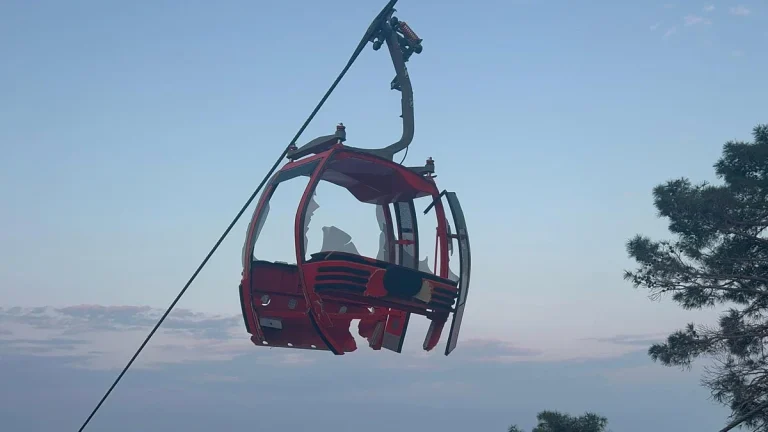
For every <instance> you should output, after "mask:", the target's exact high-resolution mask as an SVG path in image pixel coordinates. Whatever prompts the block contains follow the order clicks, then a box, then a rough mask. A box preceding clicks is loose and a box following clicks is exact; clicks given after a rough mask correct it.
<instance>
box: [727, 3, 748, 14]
mask: <svg viewBox="0 0 768 432" xmlns="http://www.w3.org/2000/svg"><path fill="white" fill-rule="evenodd" d="M728 11H729V12H730V13H731V15H738V16H747V15H749V14H751V13H752V11H751V10H749V9H747V8H746V7H745V6H742V5H738V6H734V7H732V8H730V9H729V10H728Z"/></svg>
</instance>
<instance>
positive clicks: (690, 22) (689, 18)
mask: <svg viewBox="0 0 768 432" xmlns="http://www.w3.org/2000/svg"><path fill="white" fill-rule="evenodd" d="M683 22H685V25H686V26H687V27H690V26H694V25H698V24H712V21H710V20H709V19H707V18H704V17H701V16H698V15H686V16H685V17H684V18H683Z"/></svg>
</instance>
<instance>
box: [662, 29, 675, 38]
mask: <svg viewBox="0 0 768 432" xmlns="http://www.w3.org/2000/svg"><path fill="white" fill-rule="evenodd" d="M676 32H677V27H670V28H668V29H667V31H666V32H664V38H668V37H670V36H672V35H673V34H675V33H676Z"/></svg>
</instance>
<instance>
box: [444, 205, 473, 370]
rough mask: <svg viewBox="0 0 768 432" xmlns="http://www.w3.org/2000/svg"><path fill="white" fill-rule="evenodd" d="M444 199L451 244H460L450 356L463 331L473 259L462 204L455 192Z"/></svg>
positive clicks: (446, 352) (447, 350) (448, 352)
mask: <svg viewBox="0 0 768 432" xmlns="http://www.w3.org/2000/svg"><path fill="white" fill-rule="evenodd" d="M443 197H444V199H445V200H446V201H448V207H449V208H450V210H451V214H452V215H453V226H454V231H455V232H451V233H449V240H448V241H449V242H450V243H451V244H455V243H454V240H456V241H457V243H458V249H459V286H458V288H459V294H458V298H457V299H456V311H455V312H454V314H453V320H452V321H451V332H450V334H449V336H448V342H447V343H446V345H445V355H448V354H450V353H451V351H453V349H454V348H456V343H457V342H458V339H459V331H460V330H461V320H462V318H463V317H464V307H465V305H466V302H467V293H468V291H469V276H470V272H471V267H472V257H471V253H470V248H469V234H468V233H467V223H466V220H465V219H464V212H463V211H462V210H461V204H460V203H459V199H458V198H457V197H456V193H455V192H445V193H444V194H443Z"/></svg>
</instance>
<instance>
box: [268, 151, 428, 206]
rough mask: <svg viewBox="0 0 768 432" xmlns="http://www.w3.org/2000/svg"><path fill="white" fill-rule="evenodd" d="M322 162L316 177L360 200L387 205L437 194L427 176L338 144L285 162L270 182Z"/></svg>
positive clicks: (308, 171)
mask: <svg viewBox="0 0 768 432" xmlns="http://www.w3.org/2000/svg"><path fill="white" fill-rule="evenodd" d="M323 161H325V164H324V166H323V168H322V172H321V173H320V179H321V180H324V181H327V182H330V183H333V184H336V185H338V186H341V187H343V188H344V189H347V190H348V191H349V192H350V193H352V195H354V196H355V198H357V200H359V201H361V202H365V203H370V204H387V203H392V202H399V201H408V200H412V199H416V198H420V197H425V196H430V195H435V194H437V193H438V191H437V186H436V185H435V183H434V181H432V179H431V178H429V177H424V176H422V175H420V174H418V173H417V172H414V171H413V170H411V169H409V168H408V167H405V166H403V165H400V164H398V163H396V162H393V161H390V160H387V159H384V158H381V157H378V156H375V155H370V154H366V153H363V152H360V151H358V150H356V149H352V148H348V147H345V146H344V145H342V144H338V145H336V146H334V147H332V148H331V149H328V150H326V151H324V152H322V153H318V154H316V155H313V156H309V157H306V158H303V159H299V160H297V161H293V162H289V163H287V164H285V165H284V166H283V168H282V169H281V170H280V171H278V173H277V174H275V180H274V181H278V182H279V181H282V180H283V179H287V178H291V177H294V176H297V175H304V176H310V175H312V172H313V171H314V169H315V168H316V167H317V165H318V164H320V163H323Z"/></svg>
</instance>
